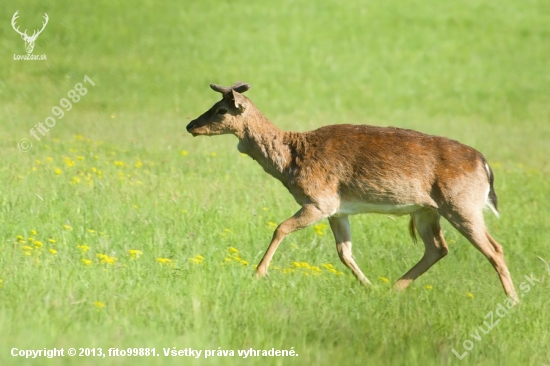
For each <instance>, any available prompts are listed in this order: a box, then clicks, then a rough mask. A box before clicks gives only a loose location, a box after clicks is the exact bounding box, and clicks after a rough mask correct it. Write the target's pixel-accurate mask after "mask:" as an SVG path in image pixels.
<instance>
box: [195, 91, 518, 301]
mask: <svg viewBox="0 0 550 366" xmlns="http://www.w3.org/2000/svg"><path fill="white" fill-rule="evenodd" d="M210 87H211V88H212V89H213V90H215V91H217V92H219V93H221V94H222V96H223V97H222V100H220V101H219V102H217V103H216V104H214V106H212V108H210V109H209V110H208V111H206V112H205V113H204V114H203V115H201V116H200V117H198V118H197V119H195V120H194V121H191V122H190V123H189V124H188V125H187V131H188V132H189V133H191V134H192V135H193V136H198V135H207V136H211V135H221V134H233V135H235V136H237V138H238V139H239V144H238V149H239V151H240V152H242V153H245V154H247V155H249V156H250V157H251V158H252V159H254V160H256V161H257V162H258V163H259V164H260V165H261V166H262V168H263V169H264V170H265V171H266V172H267V173H269V174H270V175H272V176H273V177H275V178H277V179H278V180H280V181H281V182H282V183H283V185H284V186H285V187H286V188H287V189H288V190H289V191H290V193H291V194H292V196H293V197H294V199H295V200H296V202H297V203H298V204H299V205H300V206H302V208H301V209H300V210H299V211H298V212H296V214H294V216H292V217H291V218H289V219H287V220H285V221H283V222H282V223H281V224H280V225H279V226H278V227H277V229H276V230H275V232H274V233H273V237H272V239H271V243H270V244H269V247H268V248H267V251H266V253H265V254H264V256H263V258H262V260H261V261H260V263H259V264H258V267H257V268H256V276H258V277H262V276H265V275H266V274H267V269H268V267H269V263H270V261H271V259H272V257H273V255H274V253H275V251H276V250H277V247H278V246H279V244H280V243H281V241H282V240H283V238H284V237H285V236H287V235H288V234H289V233H291V232H293V231H296V230H299V229H302V228H304V227H306V226H308V225H311V224H313V223H315V222H316V221H319V220H321V219H324V218H328V221H329V223H330V227H331V229H332V232H333V234H334V238H335V240H336V249H337V251H338V255H339V257H340V259H341V261H342V262H343V263H344V264H345V265H346V266H347V267H348V268H349V269H350V270H351V271H352V272H353V274H354V275H355V277H356V278H357V279H358V280H359V281H360V282H361V283H362V284H364V285H369V284H370V282H369V280H368V279H367V278H366V277H365V275H364V274H363V272H361V270H360V269H359V267H358V266H357V264H356V263H355V260H354V259H353V256H352V254H351V229H350V224H349V221H348V216H349V215H354V214H360V213H369V212H374V213H382V214H391V215H406V214H408V215H411V220H410V224H409V229H410V233H411V236H412V237H413V239H415V240H416V236H415V230H416V231H417V232H418V234H419V235H420V237H421V238H422V241H423V242H424V246H425V251H424V255H423V257H422V258H421V259H420V261H419V262H418V263H417V264H416V265H415V266H414V267H412V268H411V269H410V270H409V271H408V272H407V273H405V274H404V275H403V277H401V278H400V279H399V280H398V281H397V282H396V283H395V285H394V288H396V289H405V288H406V287H407V286H409V285H410V284H411V283H412V281H414V280H415V279H416V278H417V277H418V276H420V275H421V274H423V273H424V272H426V271H427V270H428V269H429V268H430V267H431V266H432V265H434V264H435V263H436V262H437V261H438V260H440V259H441V258H443V257H444V256H445V255H446V254H447V253H448V247H447V244H446V243H445V239H444V238H443V233H442V231H441V227H440V224H439V221H440V217H441V216H443V217H444V218H445V219H447V220H448V221H449V222H450V223H451V225H453V226H454V227H455V228H456V229H457V230H458V231H459V232H460V233H461V234H462V235H464V236H465V237H466V238H467V239H468V240H469V241H470V242H471V243H472V244H473V245H474V246H475V247H476V248H477V249H478V250H479V251H480V252H481V253H483V254H484V255H485V257H487V258H488V259H489V261H490V262H491V264H492V265H493V267H494V269H495V270H496V271H497V273H498V276H499V278H500V281H501V283H502V286H503V287H504V292H505V293H506V295H507V296H509V297H511V298H512V300H514V301H515V302H518V297H517V294H516V291H515V289H514V285H513V283H512V278H511V276H510V272H509V271H508V268H507V267H506V263H505V260H504V254H503V251H502V246H501V245H500V244H499V243H497V241H496V240H495V239H493V237H492V236H491V235H490V234H489V233H488V231H487V229H486V227H485V222H484V219H483V208H484V207H488V208H490V209H491V210H492V211H493V212H494V213H495V215H497V216H498V211H497V196H496V194H495V191H494V189H493V172H492V171H491V168H490V167H489V165H488V164H487V161H486V160H485V158H484V157H483V155H481V153H479V152H478V151H476V150H475V149H473V148H471V147H469V146H466V145H463V144H461V143H459V142H457V141H454V140H450V139H447V138H444V137H437V136H431V135H426V134H423V133H420V132H416V131H412V130H407V129H401V128H395V127H375V126H368V125H349V124H344V125H331V126H324V127H321V128H319V129H317V130H314V131H309V132H302V133H300V132H285V131H281V130H280V129H278V128H277V127H276V126H275V125H273V124H272V123H271V122H270V121H269V120H268V119H267V118H266V117H265V116H264V115H263V114H262V113H261V112H260V111H259V110H258V109H257V108H256V107H255V106H254V104H253V103H252V102H251V101H250V100H249V99H248V98H247V97H245V96H244V95H243V94H242V93H244V92H245V91H247V90H248V89H250V85H249V84H244V83H237V84H235V85H233V86H231V87H222V86H219V85H215V84H211V85H210Z"/></svg>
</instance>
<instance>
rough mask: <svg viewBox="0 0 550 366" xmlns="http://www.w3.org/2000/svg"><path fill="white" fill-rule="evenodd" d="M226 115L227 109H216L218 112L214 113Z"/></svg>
mask: <svg viewBox="0 0 550 366" xmlns="http://www.w3.org/2000/svg"><path fill="white" fill-rule="evenodd" d="M226 113H227V109H225V108H220V109H218V111H217V112H216V114H226Z"/></svg>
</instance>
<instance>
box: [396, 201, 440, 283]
mask: <svg viewBox="0 0 550 366" xmlns="http://www.w3.org/2000/svg"><path fill="white" fill-rule="evenodd" d="M411 219H412V223H413V224H414V226H415V227H416V230H417V231H418V234H419V235H420V237H421V238H422V241H423V242H424V255H423V256H422V258H421V259H420V261H419V262H418V263H417V264H416V265H415V266H414V267H412V268H411V269H410V270H409V271H408V272H407V273H405V274H404V275H403V277H401V278H400V279H399V280H398V281H397V282H396V283H395V285H394V288H395V289H397V290H403V289H405V288H407V287H408V286H409V285H410V284H411V283H412V282H413V281H414V280H415V279H417V278H418V277H419V276H420V275H421V274H423V273H424V272H426V271H427V270H428V269H430V267H431V266H433V265H434V264H435V263H436V262H437V261H438V260H440V259H441V258H443V257H444V256H446V255H447V253H448V252H449V249H448V247H447V244H446V243H445V238H443V233H442V232H441V226H440V225H439V219H440V215H439V213H437V211H435V210H433V209H422V210H420V211H417V212H415V213H413V214H411Z"/></svg>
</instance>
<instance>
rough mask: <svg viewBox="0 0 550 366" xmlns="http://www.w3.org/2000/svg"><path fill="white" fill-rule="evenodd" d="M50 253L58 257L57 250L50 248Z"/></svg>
mask: <svg viewBox="0 0 550 366" xmlns="http://www.w3.org/2000/svg"><path fill="white" fill-rule="evenodd" d="M48 251H49V252H50V253H52V254H53V255H56V254H57V250H55V249H52V248H50V249H48Z"/></svg>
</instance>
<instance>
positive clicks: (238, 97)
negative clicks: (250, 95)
mask: <svg viewBox="0 0 550 366" xmlns="http://www.w3.org/2000/svg"><path fill="white" fill-rule="evenodd" d="M231 100H232V101H233V102H234V103H235V108H237V109H238V110H240V111H241V112H243V111H244V110H245V108H246V106H247V104H248V101H247V100H246V98H245V97H244V96H243V95H242V94H240V93H238V92H236V91H235V90H231Z"/></svg>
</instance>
